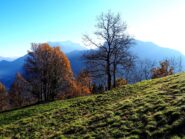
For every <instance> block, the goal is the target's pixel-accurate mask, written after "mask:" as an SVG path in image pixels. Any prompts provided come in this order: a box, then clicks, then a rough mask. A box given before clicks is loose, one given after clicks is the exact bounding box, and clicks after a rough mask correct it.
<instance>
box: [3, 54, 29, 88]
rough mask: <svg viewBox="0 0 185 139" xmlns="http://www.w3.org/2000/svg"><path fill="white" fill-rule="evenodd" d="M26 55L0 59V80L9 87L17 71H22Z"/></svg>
mask: <svg viewBox="0 0 185 139" xmlns="http://www.w3.org/2000/svg"><path fill="white" fill-rule="evenodd" d="M26 58H27V55H25V56H23V57H20V58H18V59H16V60H14V61H6V60H3V61H0V81H1V82H2V83H3V84H4V85H5V86H6V87H8V88H9V87H10V86H11V84H12V82H13V81H14V79H15V74H16V73H17V72H20V73H21V72H22V71H23V64H24V61H25V59H26Z"/></svg>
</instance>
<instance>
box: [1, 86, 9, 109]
mask: <svg viewBox="0 0 185 139" xmlns="http://www.w3.org/2000/svg"><path fill="white" fill-rule="evenodd" d="M7 108H8V97H7V92H6V88H5V86H4V85H3V84H2V83H0V111H3V110H6V109H7Z"/></svg>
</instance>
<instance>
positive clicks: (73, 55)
mask: <svg viewBox="0 0 185 139" xmlns="http://www.w3.org/2000/svg"><path fill="white" fill-rule="evenodd" d="M48 43H49V45H51V46H60V47H61V50H62V51H63V52H64V53H65V54H66V55H67V57H68V59H69V60H70V62H71V67H72V70H73V72H74V74H75V75H76V74H78V73H79V71H80V70H82V69H83V68H84V66H85V65H84V62H83V60H82V58H81V57H82V55H83V54H84V53H85V52H86V51H87V50H88V49H87V48H86V47H83V46H81V45H80V44H77V43H73V42H71V41H66V42H48ZM131 52H132V53H133V54H134V55H136V56H137V57H138V58H140V59H150V60H158V61H160V60H163V59H164V58H172V57H181V58H182V61H183V65H185V56H184V55H183V54H182V53H181V52H179V51H177V50H174V49H169V48H164V47H160V46H158V45H156V44H154V43H152V42H143V41H139V40H136V41H135V44H134V46H133V47H132V48H131ZM26 58H27V55H25V56H22V57H20V58H17V59H15V60H13V61H10V60H8V59H6V60H4V59H3V60H1V59H0V81H1V82H2V83H3V84H5V86H6V87H7V88H9V87H10V86H11V84H12V82H13V81H14V79H15V75H16V73H17V72H20V73H22V72H23V65H24V62H25V60H26ZM184 67H185V66H184Z"/></svg>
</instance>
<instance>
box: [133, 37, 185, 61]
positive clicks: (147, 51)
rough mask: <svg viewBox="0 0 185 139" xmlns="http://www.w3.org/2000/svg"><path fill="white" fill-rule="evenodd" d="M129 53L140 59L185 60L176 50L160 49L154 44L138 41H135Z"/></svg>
mask: <svg viewBox="0 0 185 139" xmlns="http://www.w3.org/2000/svg"><path fill="white" fill-rule="evenodd" d="M131 52H132V53H134V54H135V55H137V56H138V57H139V58H141V59H151V60H157V61H159V60H163V59H164V58H172V57H182V59H183V60H185V56H184V55H183V54H182V53H181V52H179V51H177V50H174V49H170V48H164V47H160V46H159V45H157V44H155V43H152V42H143V41H140V40H136V41H135V44H134V46H133V47H132V48H131ZM184 62H185V61H184Z"/></svg>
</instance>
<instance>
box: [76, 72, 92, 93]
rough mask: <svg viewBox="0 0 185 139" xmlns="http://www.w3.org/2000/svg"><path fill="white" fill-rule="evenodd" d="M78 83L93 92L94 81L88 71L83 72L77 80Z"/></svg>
mask: <svg viewBox="0 0 185 139" xmlns="http://www.w3.org/2000/svg"><path fill="white" fill-rule="evenodd" d="M76 80H77V82H78V83H80V84H81V85H82V86H84V87H87V88H89V90H90V91H91V90H92V85H91V83H92V79H91V77H90V73H89V72H88V71H87V70H84V71H81V72H80V73H79V74H78V76H77V78H76Z"/></svg>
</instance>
